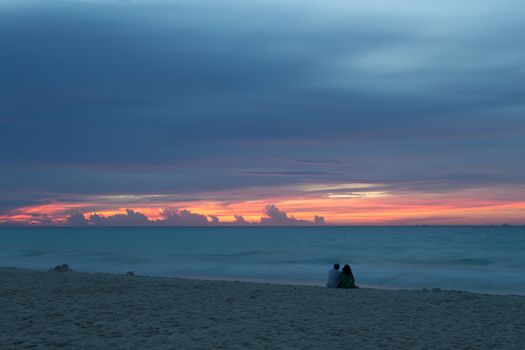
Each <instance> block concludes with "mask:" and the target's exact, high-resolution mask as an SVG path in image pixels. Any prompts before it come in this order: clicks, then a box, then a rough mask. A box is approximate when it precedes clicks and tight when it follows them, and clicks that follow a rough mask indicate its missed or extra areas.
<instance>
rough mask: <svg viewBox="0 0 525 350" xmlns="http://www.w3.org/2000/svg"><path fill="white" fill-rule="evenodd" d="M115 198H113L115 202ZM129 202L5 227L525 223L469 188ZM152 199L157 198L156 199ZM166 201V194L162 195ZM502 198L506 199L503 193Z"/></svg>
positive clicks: (15, 214) (56, 212) (26, 218)
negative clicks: (136, 221) (272, 209)
mask: <svg viewBox="0 0 525 350" xmlns="http://www.w3.org/2000/svg"><path fill="white" fill-rule="evenodd" d="M115 197H116V196H112V197H111V198H112V199H113V198H115ZM117 197H118V198H124V199H129V200H130V201H129V203H118V206H116V205H115V203H113V202H111V201H109V202H104V201H97V200H96V199H97V198H89V199H93V201H88V202H75V203H62V202H55V203H49V204H43V205H38V206H28V207H21V208H18V209H16V210H13V211H12V212H10V213H9V214H7V215H0V223H5V222H11V223H19V224H24V223H25V224H38V223H42V222H44V221H43V220H47V221H48V222H51V223H53V224H58V225H61V224H66V223H67V218H68V217H69V215H71V214H73V213H82V214H84V217H85V218H86V219H88V218H89V216H90V215H93V214H98V215H102V216H105V217H107V216H112V215H116V214H125V213H126V209H129V210H133V211H135V212H139V213H142V214H144V215H146V216H147V217H148V219H149V220H161V219H163V212H164V210H165V209H167V210H172V211H176V210H188V211H190V212H192V213H195V214H200V215H205V216H207V217H208V219H209V220H210V217H211V216H216V217H217V218H218V219H219V220H220V221H221V222H223V223H228V222H234V221H235V216H236V215H241V216H242V217H243V218H244V219H245V220H246V221H248V222H251V223H256V222H259V221H260V218H261V217H263V216H265V215H264V212H263V210H264V207H265V206H266V205H267V204H274V205H276V206H277V207H278V208H279V209H280V210H282V211H284V212H286V213H287V214H288V216H290V217H292V216H293V217H294V218H296V219H301V220H308V221H313V218H314V216H316V215H319V216H324V217H325V220H326V223H327V224H332V225H396V224H399V225H403V224H409V225H411V224H438V225H439V224H442V225H446V224H451V225H453V224H465V225H466V224H478V225H483V224H502V223H510V224H525V201H523V200H513V201H510V200H506V201H502V200H495V199H491V194H490V193H487V191H485V190H463V191H458V192H456V193H428V194H427V193H412V192H401V193H393V192H391V193H388V194H385V195H380V196H355V197H353V196H348V197H346V196H340V197H337V196H336V197H335V198H334V197H333V196H332V197H331V196H327V195H326V193H325V194H323V195H319V194H315V193H314V194H312V193H306V194H304V195H303V196H290V197H286V196H283V197H269V198H264V199H257V200H247V201H246V200H245V201H242V200H239V201H236V202H231V203H224V202H221V201H216V200H215V201H214V200H209V201H191V202H188V201H186V202H173V201H166V202H163V201H159V202H155V204H154V205H151V203H148V205H144V204H140V203H134V200H137V199H140V196H125V195H123V196H117ZM149 197H154V195H150V196H149ZM157 197H160V198H162V196H160V195H159V196H157ZM494 197H496V198H501V197H502V198H506V197H505V196H502V195H500V196H499V197H498V196H494Z"/></svg>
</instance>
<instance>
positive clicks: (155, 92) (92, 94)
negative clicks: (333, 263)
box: [0, 0, 525, 221]
mask: <svg viewBox="0 0 525 350" xmlns="http://www.w3.org/2000/svg"><path fill="white" fill-rule="evenodd" d="M4 4H11V5H4ZM332 5H333V6H332ZM524 10H525V5H524V3H523V2H522V1H514V0H509V1H503V2H502V3H499V2H492V3H490V2H484V3H483V5H481V6H480V5H479V2H476V1H474V0H467V1H464V2H461V3H458V2H457V1H449V0H447V1H441V2H434V3H432V2H413V1H412V2H409V1H372V2H363V1H348V2H338V4H335V3H334V4H330V5H325V4H324V3H323V2H316V1H304V2H302V1H301V2H298V1H287V0H283V1H282V3H275V2H265V1H257V0H254V1H249V2H239V1H220V2H219V1H155V0H152V1H93V2H91V1H58V0H49V1H24V0H20V1H18V0H17V1H4V2H2V4H0V47H1V48H2V50H1V52H0V80H1V81H0V159H1V160H2V162H1V164H0V213H2V212H4V213H5V212H9V210H12V209H15V208H17V207H20V206H22V205H30V204H35V205H36V204H41V203H42V202H45V201H47V200H49V199H52V198H53V197H54V196H56V195H57V194H58V195H60V194H72V195H78V196H79V197H82V195H86V194H87V195H89V194H93V193H97V194H112V193H113V194H115V193H116V194H121V193H124V194H130V193H133V194H141V193H145V194H147V193H165V194H191V195H193V194H199V193H207V192H210V191H223V192H224V193H228V191H230V190H233V189H242V188H250V187H254V186H259V187H266V188H269V189H271V188H275V187H277V186H281V188H283V187H284V186H288V185H297V184H303V183H312V182H313V183H318V182H327V183H345V182H349V181H356V180H357V181H359V180H362V181H369V182H378V183H402V184H403V186H404V187H406V188H407V189H408V190H415V191H423V192H424V191H429V190H432V191H433V190H435V183H436V180H443V179H444V180H446V181H440V182H439V183H440V188H439V189H438V190H456V189H458V188H468V187H470V186H477V187H480V188H484V187H487V186H496V185H500V184H521V185H523V184H524V183H525V180H524V179H525V162H523V161H520V160H521V159H523V158H524V149H525V136H524V135H525V105H524V102H523V101H524V99H523V96H524V95H525V46H524V45H523V38H522V36H521V35H518V34H517V33H523V32H525V21H523V16H522V14H523V12H524ZM328 159H329V160H330V161H327V160H328ZM461 174H469V176H466V177H462V176H461ZM470 174H471V175H472V176H470ZM509 174H512V176H511V177H509ZM426 184H431V185H426ZM430 186H432V188H430ZM280 191H281V192H282V190H280ZM95 220H97V219H95ZM133 220H139V221H140V218H135V217H133ZM173 220H175V218H173Z"/></svg>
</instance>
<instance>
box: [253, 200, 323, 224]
mask: <svg viewBox="0 0 525 350" xmlns="http://www.w3.org/2000/svg"><path fill="white" fill-rule="evenodd" d="M264 214H265V215H266V217H261V221H260V225H264V226H295V225H297V226H305V225H312V224H314V225H324V224H325V221H324V218H323V217H322V216H317V215H316V216H315V217H314V221H313V222H311V221H307V220H300V219H296V218H294V217H293V216H288V214H287V213H285V212H284V211H282V210H279V208H277V207H276V206H275V205H273V204H269V205H267V206H266V207H265V208H264Z"/></svg>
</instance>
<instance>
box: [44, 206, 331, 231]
mask: <svg viewBox="0 0 525 350" xmlns="http://www.w3.org/2000/svg"><path fill="white" fill-rule="evenodd" d="M264 214H265V215H266V217H261V220H260V222H258V223H250V222H248V221H246V220H245V219H244V218H243V217H242V216H241V215H235V220H234V221H233V222H221V221H220V220H219V218H218V217H216V216H214V215H210V216H206V215H202V214H198V213H193V212H191V211H189V210H186V209H182V210H169V209H165V210H164V211H163V213H162V216H163V218H162V219H158V220H150V219H148V217H147V216H146V215H144V214H142V213H140V212H137V211H134V210H131V209H126V213H124V214H114V215H108V216H103V215H99V214H92V215H90V216H89V217H88V218H86V217H85V216H84V214H82V213H74V214H71V215H70V216H69V217H68V218H67V220H66V225H68V226H89V225H96V226H221V225H222V226H224V225H226V226H254V225H263V226H311V225H318V226H320V225H325V224H326V223H325V220H324V217H322V216H317V215H316V216H314V220H313V221H308V220H299V219H295V218H294V217H293V216H288V214H287V213H285V212H284V211H281V210H280V209H279V208H277V207H276V206H275V205H272V204H270V205H267V206H266V207H265V209H264ZM39 217H40V216H39ZM44 219H45V220H44ZM36 224H38V225H50V224H53V222H51V221H49V220H48V218H47V217H45V218H40V221H39V222H38V223H36Z"/></svg>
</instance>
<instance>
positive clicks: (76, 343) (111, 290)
mask: <svg viewBox="0 0 525 350" xmlns="http://www.w3.org/2000/svg"><path fill="white" fill-rule="evenodd" d="M0 308H1V309H2V311H3V318H2V326H1V327H0V344H1V347H2V349H20V348H29V347H36V346H44V347H46V346H47V347H52V348H54V347H66V348H68V349H85V348H101V349H125V348H150V347H151V348H158V349H170V348H173V349H178V348H183V349H203V348H224V349H245V348H255V349H267V348H270V349H280V348H292V349H318V348H332V349H347V348H349V346H350V345H351V346H352V347H354V346H355V347H358V348H362V349H376V348H392V349H394V348H425V349H443V348H462V349H465V348H475V349H491V348H505V349H523V348H525V312H524V311H525V296H501V295H490V294H476V293H471V292H462V291H445V290H426V291H425V290H386V289H368V288H361V289H352V290H348V289H330V288H326V287H319V286H297V285H285V284H269V283H254V282H235V281H217V280H215V281H213V280H195V279H184V278H175V277H150V276H127V275H114V274H107V273H88V272H74V271H72V272H50V271H35V270H27V269H18V268H0Z"/></svg>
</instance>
